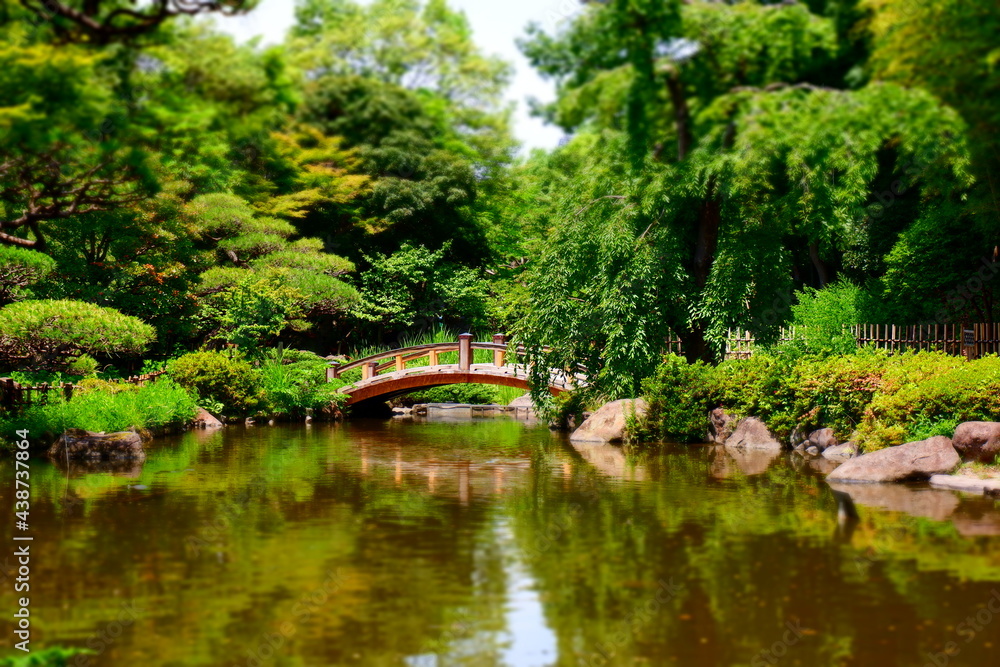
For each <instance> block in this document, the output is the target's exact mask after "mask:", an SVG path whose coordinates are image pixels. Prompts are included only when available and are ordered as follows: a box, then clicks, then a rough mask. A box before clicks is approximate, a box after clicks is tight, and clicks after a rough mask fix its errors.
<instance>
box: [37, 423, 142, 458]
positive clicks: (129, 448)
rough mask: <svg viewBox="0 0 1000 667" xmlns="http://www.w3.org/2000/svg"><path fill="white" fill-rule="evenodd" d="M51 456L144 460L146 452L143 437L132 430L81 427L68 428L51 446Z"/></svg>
mask: <svg viewBox="0 0 1000 667" xmlns="http://www.w3.org/2000/svg"><path fill="white" fill-rule="evenodd" d="M48 455H49V458H53V459H56V460H59V459H65V458H66V457H67V456H69V458H70V459H103V460H131V461H143V460H145V459H146V452H145V450H143V448H142V437H141V436H140V435H139V434H138V433H134V432H132V431H123V432H121V433H92V432H90V431H85V430H83V429H79V428H70V429H66V432H65V433H63V434H62V435H61V436H59V439H58V440H56V442H55V444H54V445H52V446H51V447H50V448H49V451H48Z"/></svg>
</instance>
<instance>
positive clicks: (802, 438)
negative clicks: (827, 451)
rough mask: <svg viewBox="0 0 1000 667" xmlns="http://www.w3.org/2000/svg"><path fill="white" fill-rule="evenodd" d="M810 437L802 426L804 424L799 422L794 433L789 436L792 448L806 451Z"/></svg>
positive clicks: (793, 430)
mask: <svg viewBox="0 0 1000 667" xmlns="http://www.w3.org/2000/svg"><path fill="white" fill-rule="evenodd" d="M808 441H809V437H808V436H807V435H806V432H805V429H804V428H802V424H799V425H798V426H796V427H795V428H793V429H792V434H791V435H790V436H788V442H789V443H790V444H791V445H792V450H794V451H796V452H804V451H805V450H806V447H808Z"/></svg>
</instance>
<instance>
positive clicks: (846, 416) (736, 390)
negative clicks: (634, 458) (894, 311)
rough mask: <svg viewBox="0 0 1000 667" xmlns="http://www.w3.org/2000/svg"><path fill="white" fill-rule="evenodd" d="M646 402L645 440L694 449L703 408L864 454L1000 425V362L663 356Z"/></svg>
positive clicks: (917, 356)
mask: <svg viewBox="0 0 1000 667" xmlns="http://www.w3.org/2000/svg"><path fill="white" fill-rule="evenodd" d="M643 390H644V393H645V395H646V396H647V398H648V400H649V402H650V412H649V419H648V422H647V423H646V424H644V425H642V426H643V428H644V429H645V435H647V436H650V435H651V436H653V437H663V438H670V439H680V440H690V441H695V442H700V441H702V440H703V439H704V437H705V433H706V431H707V424H708V418H707V413H708V410H710V409H713V408H717V407H721V408H723V409H724V410H726V412H727V413H729V414H730V415H732V416H734V417H737V418H739V417H749V416H754V417H758V418H759V419H761V420H763V421H764V423H766V424H767V425H768V427H769V428H770V429H771V430H772V432H773V433H775V435H777V436H779V437H782V438H786V439H787V438H788V437H789V435H790V434H791V432H792V431H793V430H794V429H796V428H798V429H799V430H800V432H803V433H809V432H811V431H813V430H815V429H819V428H832V429H833V430H834V432H835V433H836V435H837V437H838V438H840V440H841V441H842V442H844V441H847V440H853V441H854V442H856V443H858V444H859V445H860V446H861V447H863V448H865V449H866V450H869V451H870V450H875V449H881V448H883V447H887V446H892V445H900V444H903V443H904V442H909V441H912V440H917V439H923V438H925V437H929V436H930V435H949V436H950V435H951V434H952V432H953V431H954V429H955V427H956V426H957V425H958V424H959V423H961V422H964V421H996V420H998V419H1000V359H998V358H997V357H996V356H989V357H985V358H983V359H978V360H975V361H967V360H966V359H964V358H962V357H956V356H951V355H947V354H944V353H941V352H916V353H914V352H909V353H903V354H896V355H890V354H889V353H888V352H886V351H884V350H876V349H871V348H866V349H861V350H858V351H856V352H854V353H851V354H838V355H831V356H820V355H814V354H806V355H801V354H799V353H797V351H795V350H794V348H777V349H775V350H772V351H770V352H759V353H757V354H755V355H754V356H753V357H751V358H750V359H740V360H730V361H724V362H722V363H721V364H719V365H718V366H715V367H708V366H703V365H701V364H700V363H695V364H690V365H689V364H687V363H686V362H685V361H684V360H683V359H681V358H679V357H676V356H671V357H668V358H667V359H666V360H665V361H664V363H663V365H661V366H660V368H659V369H658V370H657V373H656V375H655V376H654V378H652V379H651V380H649V381H647V382H646V383H644V385H643Z"/></svg>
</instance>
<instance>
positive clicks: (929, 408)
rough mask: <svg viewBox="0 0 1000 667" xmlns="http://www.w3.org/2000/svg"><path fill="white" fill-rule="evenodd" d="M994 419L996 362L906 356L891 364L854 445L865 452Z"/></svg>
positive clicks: (999, 388) (999, 364)
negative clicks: (966, 423) (951, 424)
mask: <svg viewBox="0 0 1000 667" xmlns="http://www.w3.org/2000/svg"><path fill="white" fill-rule="evenodd" d="M998 419H1000V358H998V357H997V356H995V355H994V356H989V357H985V358H983V359H978V360H976V361H971V362H970V361H966V360H965V359H963V358H962V357H953V356H948V355H945V354H942V353H938V352H920V353H916V354H914V353H908V354H902V355H898V356H896V357H894V358H893V359H892V363H891V364H890V365H889V368H888V369H887V371H886V374H885V377H884V379H883V387H882V389H881V390H880V391H879V392H878V394H877V395H876V396H875V397H874V398H873V399H872V402H871V404H870V405H869V407H868V410H867V411H866V413H865V417H864V420H863V421H862V423H861V425H860V427H859V428H858V440H859V442H860V443H861V444H862V445H863V446H864V448H865V449H866V450H869V451H870V450H874V449H880V448H882V447H887V446H892V445H898V444H902V443H903V442H906V441H910V440H916V439H922V438H918V436H921V435H924V434H925V433H932V432H934V433H933V434H935V435H936V434H938V433H936V432H935V431H940V430H941V429H942V428H945V427H946V425H947V424H950V423H954V424H958V423H961V422H964V421H995V420H998ZM947 435H951V434H950V433H948V434H947Z"/></svg>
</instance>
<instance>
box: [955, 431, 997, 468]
mask: <svg viewBox="0 0 1000 667" xmlns="http://www.w3.org/2000/svg"><path fill="white" fill-rule="evenodd" d="M952 442H953V443H954V445H955V449H957V450H958V453H959V454H961V455H962V458H963V459H965V460H966V461H980V462H982V463H993V461H995V460H996V458H997V456H998V455H1000V422H963V423H961V424H959V425H958V428H956V429H955V436H954V437H953V438H952Z"/></svg>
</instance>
